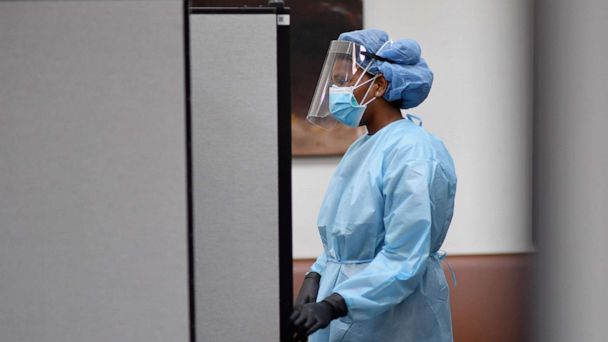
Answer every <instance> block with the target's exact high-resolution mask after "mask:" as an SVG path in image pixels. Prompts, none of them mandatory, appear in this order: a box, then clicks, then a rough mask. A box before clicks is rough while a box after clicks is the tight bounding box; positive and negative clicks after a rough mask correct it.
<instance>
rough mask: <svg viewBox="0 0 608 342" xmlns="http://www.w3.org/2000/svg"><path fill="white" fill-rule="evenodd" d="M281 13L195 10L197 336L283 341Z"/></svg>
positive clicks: (211, 339) (192, 59)
mask: <svg viewBox="0 0 608 342" xmlns="http://www.w3.org/2000/svg"><path fill="white" fill-rule="evenodd" d="M276 44H277V42H276V15H274V14H254V15H245V14H193V15H191V16H190V51H191V54H190V63H191V79H192V86H191V103H192V119H191V120H192V123H191V125H192V163H193V192H194V196H193V200H194V203H193V206H194V234H195V237H194V245H195V249H194V257H195V289H196V290H195V299H196V333H197V340H198V341H201V342H202V341H205V342H214V341H233V342H237V341H278V340H279V273H278V272H279V264H278V256H279V251H278V237H277V226H278V215H279V213H278V202H277V201H278V181H277V177H278V174H277V173H278V161H277V160H278V155H277V153H278V152H277V150H278V147H277V96H276V94H277V47H276Z"/></svg>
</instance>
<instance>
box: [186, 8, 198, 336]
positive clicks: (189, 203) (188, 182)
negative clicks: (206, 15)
mask: <svg viewBox="0 0 608 342" xmlns="http://www.w3.org/2000/svg"><path fill="white" fill-rule="evenodd" d="M183 6H184V11H183V13H184V19H183V20H184V94H185V109H186V112H185V130H186V132H185V133H186V196H187V198H186V203H187V204H186V205H187V210H188V213H187V215H188V228H187V229H188V231H187V235H186V237H187V242H186V243H187V244H188V311H189V312H188V316H189V325H190V327H189V328H190V342H196V312H195V310H194V309H195V308H194V303H195V298H194V216H193V199H192V129H191V117H192V115H191V113H192V106H191V103H190V20H189V18H190V0H183Z"/></svg>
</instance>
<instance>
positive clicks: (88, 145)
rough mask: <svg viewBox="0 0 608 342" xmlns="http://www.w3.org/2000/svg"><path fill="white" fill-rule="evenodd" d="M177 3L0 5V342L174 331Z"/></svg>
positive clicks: (77, 341)
mask: <svg viewBox="0 0 608 342" xmlns="http://www.w3.org/2000/svg"><path fill="white" fill-rule="evenodd" d="M183 43H184V39H183V3H182V2H181V1H175V0H173V1H2V2H0V341H6V342H38V341H45V342H84V341H86V342H95V341H99V342H107V341H132V342H142V341H146V342H152V341H158V342H167V341H172V342H173V341H178V342H179V341H181V342H186V341H188V328H189V327H188V265H187V260H188V258H187V207H186V170H185V167H186V160H185V137H184V132H185V126H184V115H185V108H184V51H183Z"/></svg>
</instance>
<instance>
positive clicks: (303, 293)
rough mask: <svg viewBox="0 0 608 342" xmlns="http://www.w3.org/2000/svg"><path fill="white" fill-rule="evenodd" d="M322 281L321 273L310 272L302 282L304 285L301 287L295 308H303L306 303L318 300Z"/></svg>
mask: <svg viewBox="0 0 608 342" xmlns="http://www.w3.org/2000/svg"><path fill="white" fill-rule="evenodd" d="M320 281H321V275H320V274H319V273H317V272H309V273H308V274H307V275H306V276H305V277H304V282H303V283H302V287H300V292H299V293H298V298H296V302H295V303H294V308H295V309H301V308H302V306H303V305H304V304H308V303H314V302H316V301H317V293H318V292H319V282H320Z"/></svg>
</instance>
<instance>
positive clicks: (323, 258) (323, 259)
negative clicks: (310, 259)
mask: <svg viewBox="0 0 608 342" xmlns="http://www.w3.org/2000/svg"><path fill="white" fill-rule="evenodd" d="M326 264H327V255H326V254H325V251H323V253H321V255H319V257H318V258H317V261H315V263H314V264H312V266H311V267H310V272H317V273H319V274H320V275H321V276H323V271H325V265H326Z"/></svg>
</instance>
